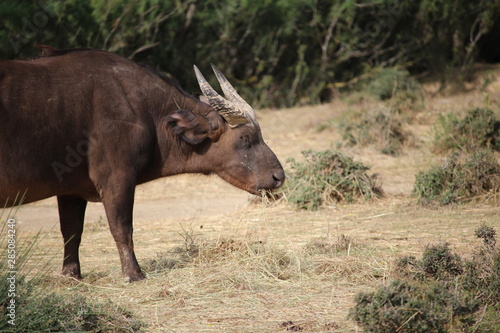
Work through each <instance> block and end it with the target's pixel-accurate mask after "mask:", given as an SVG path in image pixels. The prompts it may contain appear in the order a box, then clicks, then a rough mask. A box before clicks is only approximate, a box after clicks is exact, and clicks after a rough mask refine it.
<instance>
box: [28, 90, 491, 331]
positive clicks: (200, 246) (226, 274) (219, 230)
mask: <svg viewBox="0 0 500 333" xmlns="http://www.w3.org/2000/svg"><path fill="white" fill-rule="evenodd" d="M489 100H490V103H499V102H500V92H499V94H495V93H494V92H490V97H489ZM482 101H483V95H482V92H472V93H469V94H464V95H460V96H455V97H436V98H427V99H426V101H425V104H426V106H425V107H424V111H422V114H420V115H419V117H420V119H419V121H418V125H413V128H412V129H413V132H414V133H415V135H417V136H418V139H419V140H420V141H421V142H423V145H422V147H421V148H418V149H409V150H405V151H404V152H403V154H402V155H400V156H398V157H391V156H387V155H383V154H381V153H379V152H377V151H375V150H374V149H372V148H369V147H368V148H366V147H365V148H356V147H354V148H348V149H347V148H345V149H344V151H345V152H346V153H348V154H350V155H351V156H353V157H354V159H355V160H359V161H361V162H363V163H365V164H367V165H368V166H370V167H371V171H373V172H375V173H379V174H380V175H381V178H382V188H383V189H384V191H385V193H386V194H387V196H386V198H383V199H380V200H378V201H374V202H371V203H365V204H349V205H343V204H342V205H333V206H330V207H327V208H324V209H322V210H320V211H317V212H308V211H298V210H295V209H293V208H291V207H289V206H287V205H285V204H283V203H281V204H277V205H271V204H266V203H261V202H257V203H253V204H248V205H247V206H246V207H244V208H239V209H237V210H234V209H233V210H231V209H230V208H228V207H227V206H222V205H223V203H220V202H218V203H217V205H220V206H215V208H217V207H220V209H221V210H223V211H225V212H227V213H224V214H223V215H220V214H219V215H214V214H202V213H198V212H188V213H183V214H179V212H178V211H176V210H175V207H173V208H172V215H169V213H168V212H166V213H165V214H163V215H162V216H160V217H152V216H150V215H148V214H142V215H141V213H139V216H136V220H135V233H134V237H135V248H136V253H137V257H138V258H139V262H140V264H141V265H142V266H143V267H144V268H145V271H146V273H147V275H148V279H147V280H145V281H141V282H137V283H132V284H125V283H123V282H122V276H121V269H120V263H119V259H118V254H117V252H116V248H115V245H114V242H113V239H112V237H111V235H110V232H109V230H108V227H107V225H106V223H105V221H104V220H100V221H99V217H98V216H99V214H97V215H95V214H94V215H90V216H97V217H95V218H91V219H88V220H87V221H86V229H85V231H84V238H83V243H82V247H81V261H82V270H83V274H84V280H83V281H82V282H76V281H72V280H64V279H58V278H56V277H57V273H58V272H59V270H60V262H59V261H58V260H53V261H52V262H51V265H52V266H53V270H54V277H55V278H54V283H53V289H54V290H55V291H57V292H60V293H62V294H65V293H81V294H84V295H87V296H89V297H93V298H97V299H109V300H111V301H112V302H113V303H114V304H116V305H119V306H121V307H123V308H126V309H128V310H130V311H131V312H132V313H134V314H135V316H137V317H138V319H141V320H143V321H144V322H146V323H147V324H148V325H149V326H148V327H147V329H146V331H147V332H285V331H299V330H300V331H302V332H359V331H361V329H360V328H359V327H357V326H356V324H355V323H354V322H353V321H352V320H349V319H347V315H348V312H349V309H350V308H351V307H352V306H353V305H354V295H355V294H356V293H358V292H359V291H369V290H372V288H374V287H376V286H377V285H379V284H383V283H385V282H386V281H387V280H388V279H389V278H390V277H391V269H392V268H393V267H394V262H395V260H396V258H399V257H401V256H404V255H413V256H419V255H421V253H422V252H423V250H424V249H425V247H426V246H427V245H429V244H434V243H438V242H442V241H446V242H448V243H449V244H450V246H451V248H452V249H453V250H456V251H457V252H460V253H467V250H468V249H470V247H471V244H472V243H474V244H476V243H477V242H480V241H479V240H477V239H476V238H475V236H474V230H475V229H476V228H477V227H478V226H480V225H482V224H483V223H486V224H488V225H490V226H493V227H495V228H497V230H498V228H500V221H499V219H498V216H499V213H500V209H499V206H498V203H493V204H491V205H481V204H475V205H463V206H456V207H453V208H440V209H427V208H422V207H419V206H418V205H417V204H416V199H415V198H413V197H412V196H411V189H412V187H413V182H414V180H415V175H416V174H417V173H418V171H421V170H424V169H426V168H428V167H429V166H430V164H431V163H433V162H435V161H438V160H439V157H436V156H434V155H432V154H431V153H430V152H429V150H428V149H427V148H426V144H425V143H426V142H428V141H429V138H430V137H431V135H432V134H431V128H432V122H433V120H432V119H435V118H436V117H437V115H438V114H440V113H444V112H449V111H450V110H453V109H456V108H457V106H460V108H461V109H467V108H470V107H479V106H481V103H482ZM353 107H354V108H355V107H357V106H356V105H354V106H353V105H350V106H348V105H346V104H344V103H343V102H335V103H333V104H331V105H322V106H318V107H309V108H298V109H289V110H279V111H272V112H270V111H269V112H260V113H259V117H260V122H261V125H262V129H263V133H264V138H265V139H266V141H267V142H268V143H269V145H270V146H271V147H272V148H273V149H274V150H275V151H276V152H277V155H278V157H279V158H280V159H281V160H282V161H284V160H286V158H289V157H293V158H296V159H298V160H299V159H300V157H301V151H302V150H305V149H315V150H324V149H331V148H334V147H335V145H336V142H338V140H339V139H340V137H339V134H338V133H337V132H336V131H335V129H333V128H332V129H330V130H323V131H321V132H318V131H317V130H316V129H317V128H318V126H319V125H321V124H324V123H325V122H328V121H335V119H337V117H338V116H339V115H341V114H342V113H343V112H345V111H346V110H347V109H348V108H353ZM359 107H363V106H362V105H361V106H359ZM201 181H202V182H203V184H204V185H203V188H202V189H201V190H199V189H198V184H199V183H200V182H201ZM193 184H196V186H194V185H193ZM165 186H168V189H165ZM139 191H140V193H139V200H138V201H139V202H138V203H137V206H140V205H150V206H148V207H151V209H153V210H154V209H155V208H154V207H155V205H157V207H158V209H160V207H162V205H163V204H168V202H169V201H170V200H178V201H185V202H192V203H193V204H196V202H197V201H199V200H200V198H202V199H207V198H208V199H209V198H210V197H213V196H214V197H217V198H224V197H227V198H229V199H231V198H233V197H234V196H237V195H238V194H234V193H236V192H232V190H228V189H227V187H224V186H222V185H220V183H219V182H218V181H216V180H214V179H210V178H208V179H203V180H200V179H199V178H193V177H187V178H183V177H180V178H174V179H172V180H168V181H165V180H160V181H158V182H155V183H152V184H149V185H148V186H147V187H143V188H141V189H140V190H139ZM160 198H161V199H162V200H157V199H160ZM228 201H229V200H228ZM214 202H215V201H214ZM51 209H55V207H51ZM136 212H138V210H136ZM21 213H22V212H20V215H19V216H20V219H21V216H22V214H21ZM172 216H173V217H172ZM22 219H24V217H23V218H22ZM42 246H43V247H44V248H51V249H54V252H55V253H56V254H57V253H60V255H62V240H61V237H60V235H59V232H58V230H57V229H54V230H51V231H49V233H48V236H47V237H46V238H45V239H43V240H42Z"/></svg>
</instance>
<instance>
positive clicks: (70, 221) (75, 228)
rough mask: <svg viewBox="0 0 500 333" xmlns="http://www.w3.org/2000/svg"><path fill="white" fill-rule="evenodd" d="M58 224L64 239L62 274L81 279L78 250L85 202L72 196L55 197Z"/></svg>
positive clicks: (85, 206)
mask: <svg viewBox="0 0 500 333" xmlns="http://www.w3.org/2000/svg"><path fill="white" fill-rule="evenodd" d="M57 204H58V208H59V223H60V225H61V233H62V235H63V239H64V260H63V267H62V274H63V275H65V276H69V277H73V278H76V279H81V278H82V275H81V271H80V259H79V256H78V249H79V247H80V243H81V241H82V232H83V220H84V217H85V209H86V208H87V201H86V200H84V199H82V198H80V197H74V196H64V195H60V196H58V197H57Z"/></svg>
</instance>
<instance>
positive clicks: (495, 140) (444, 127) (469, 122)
mask: <svg viewBox="0 0 500 333" xmlns="http://www.w3.org/2000/svg"><path fill="white" fill-rule="evenodd" d="M471 147H472V148H474V147H487V148H491V149H494V150H497V151H500V120H497V119H496V117H495V114H494V113H493V111H492V110H490V109H485V108H475V109H472V110H469V111H468V112H467V114H466V115H465V116H464V117H463V118H462V119H457V117H456V116H455V115H453V114H451V113H450V114H447V115H446V116H442V115H440V116H439V121H438V123H437V125H436V126H435V127H434V150H435V151H437V152H443V151H448V150H450V149H471Z"/></svg>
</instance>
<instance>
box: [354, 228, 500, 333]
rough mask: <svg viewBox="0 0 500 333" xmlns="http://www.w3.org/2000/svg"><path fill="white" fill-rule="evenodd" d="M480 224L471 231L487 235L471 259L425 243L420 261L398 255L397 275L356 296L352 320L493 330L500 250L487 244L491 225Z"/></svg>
mask: <svg viewBox="0 0 500 333" xmlns="http://www.w3.org/2000/svg"><path fill="white" fill-rule="evenodd" d="M481 228H482V229H481ZM481 228H480V229H478V230H476V235H481V236H478V237H480V238H483V237H482V235H483V234H484V230H486V229H485V228H488V231H489V232H488V237H487V238H483V241H484V245H483V246H481V247H479V250H477V251H476V252H475V253H474V257H473V259H472V260H466V261H464V260H463V259H462V258H461V257H460V256H459V255H457V254H454V253H452V252H451V251H450V249H449V246H448V245H447V244H444V245H437V246H430V247H427V248H426V250H425V251H424V253H423V256H422V259H421V260H417V259H416V258H415V257H404V258H401V259H400V260H399V261H398V262H397V269H396V270H395V274H396V276H399V278H397V279H395V280H394V281H391V282H390V283H389V284H388V285H386V286H381V287H379V288H378V289H377V290H376V291H374V292H362V293H359V294H358V295H356V298H355V302H356V305H355V307H354V308H352V309H351V313H350V316H351V318H353V319H354V320H355V321H356V322H357V323H358V324H359V325H361V326H362V327H363V328H364V330H365V331H366V332H414V333H420V332H421V333H424V332H498V331H499V329H500V320H499V319H498V318H500V251H498V249H496V248H495V247H492V246H491V243H492V242H491V238H490V237H491V235H492V233H491V229H492V228H489V227H484V226H483V227H481ZM481 230H482V231H481ZM493 234H494V233H493ZM486 239H488V241H487V240H486ZM493 243H494V242H493Z"/></svg>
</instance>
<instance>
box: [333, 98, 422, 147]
mask: <svg viewBox="0 0 500 333" xmlns="http://www.w3.org/2000/svg"><path fill="white" fill-rule="evenodd" d="M339 130H340V131H341V133H342V139H343V142H344V143H345V144H346V145H348V146H355V145H360V146H367V145H372V144H373V145H375V146H376V147H377V148H379V149H380V151H381V152H382V153H384V154H387V155H391V156H397V155H399V153H400V152H401V150H402V148H403V147H404V145H407V144H410V143H412V142H413V136H412V134H411V133H410V132H409V131H407V130H405V129H404V124H403V121H402V120H401V117H400V116H399V114H398V113H397V112H396V111H395V110H394V109H389V108H385V107H384V108H378V109H373V110H371V111H368V112H364V113H363V114H362V115H361V118H360V119H359V120H354V121H352V120H351V121H347V122H346V121H343V122H340V123H339Z"/></svg>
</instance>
